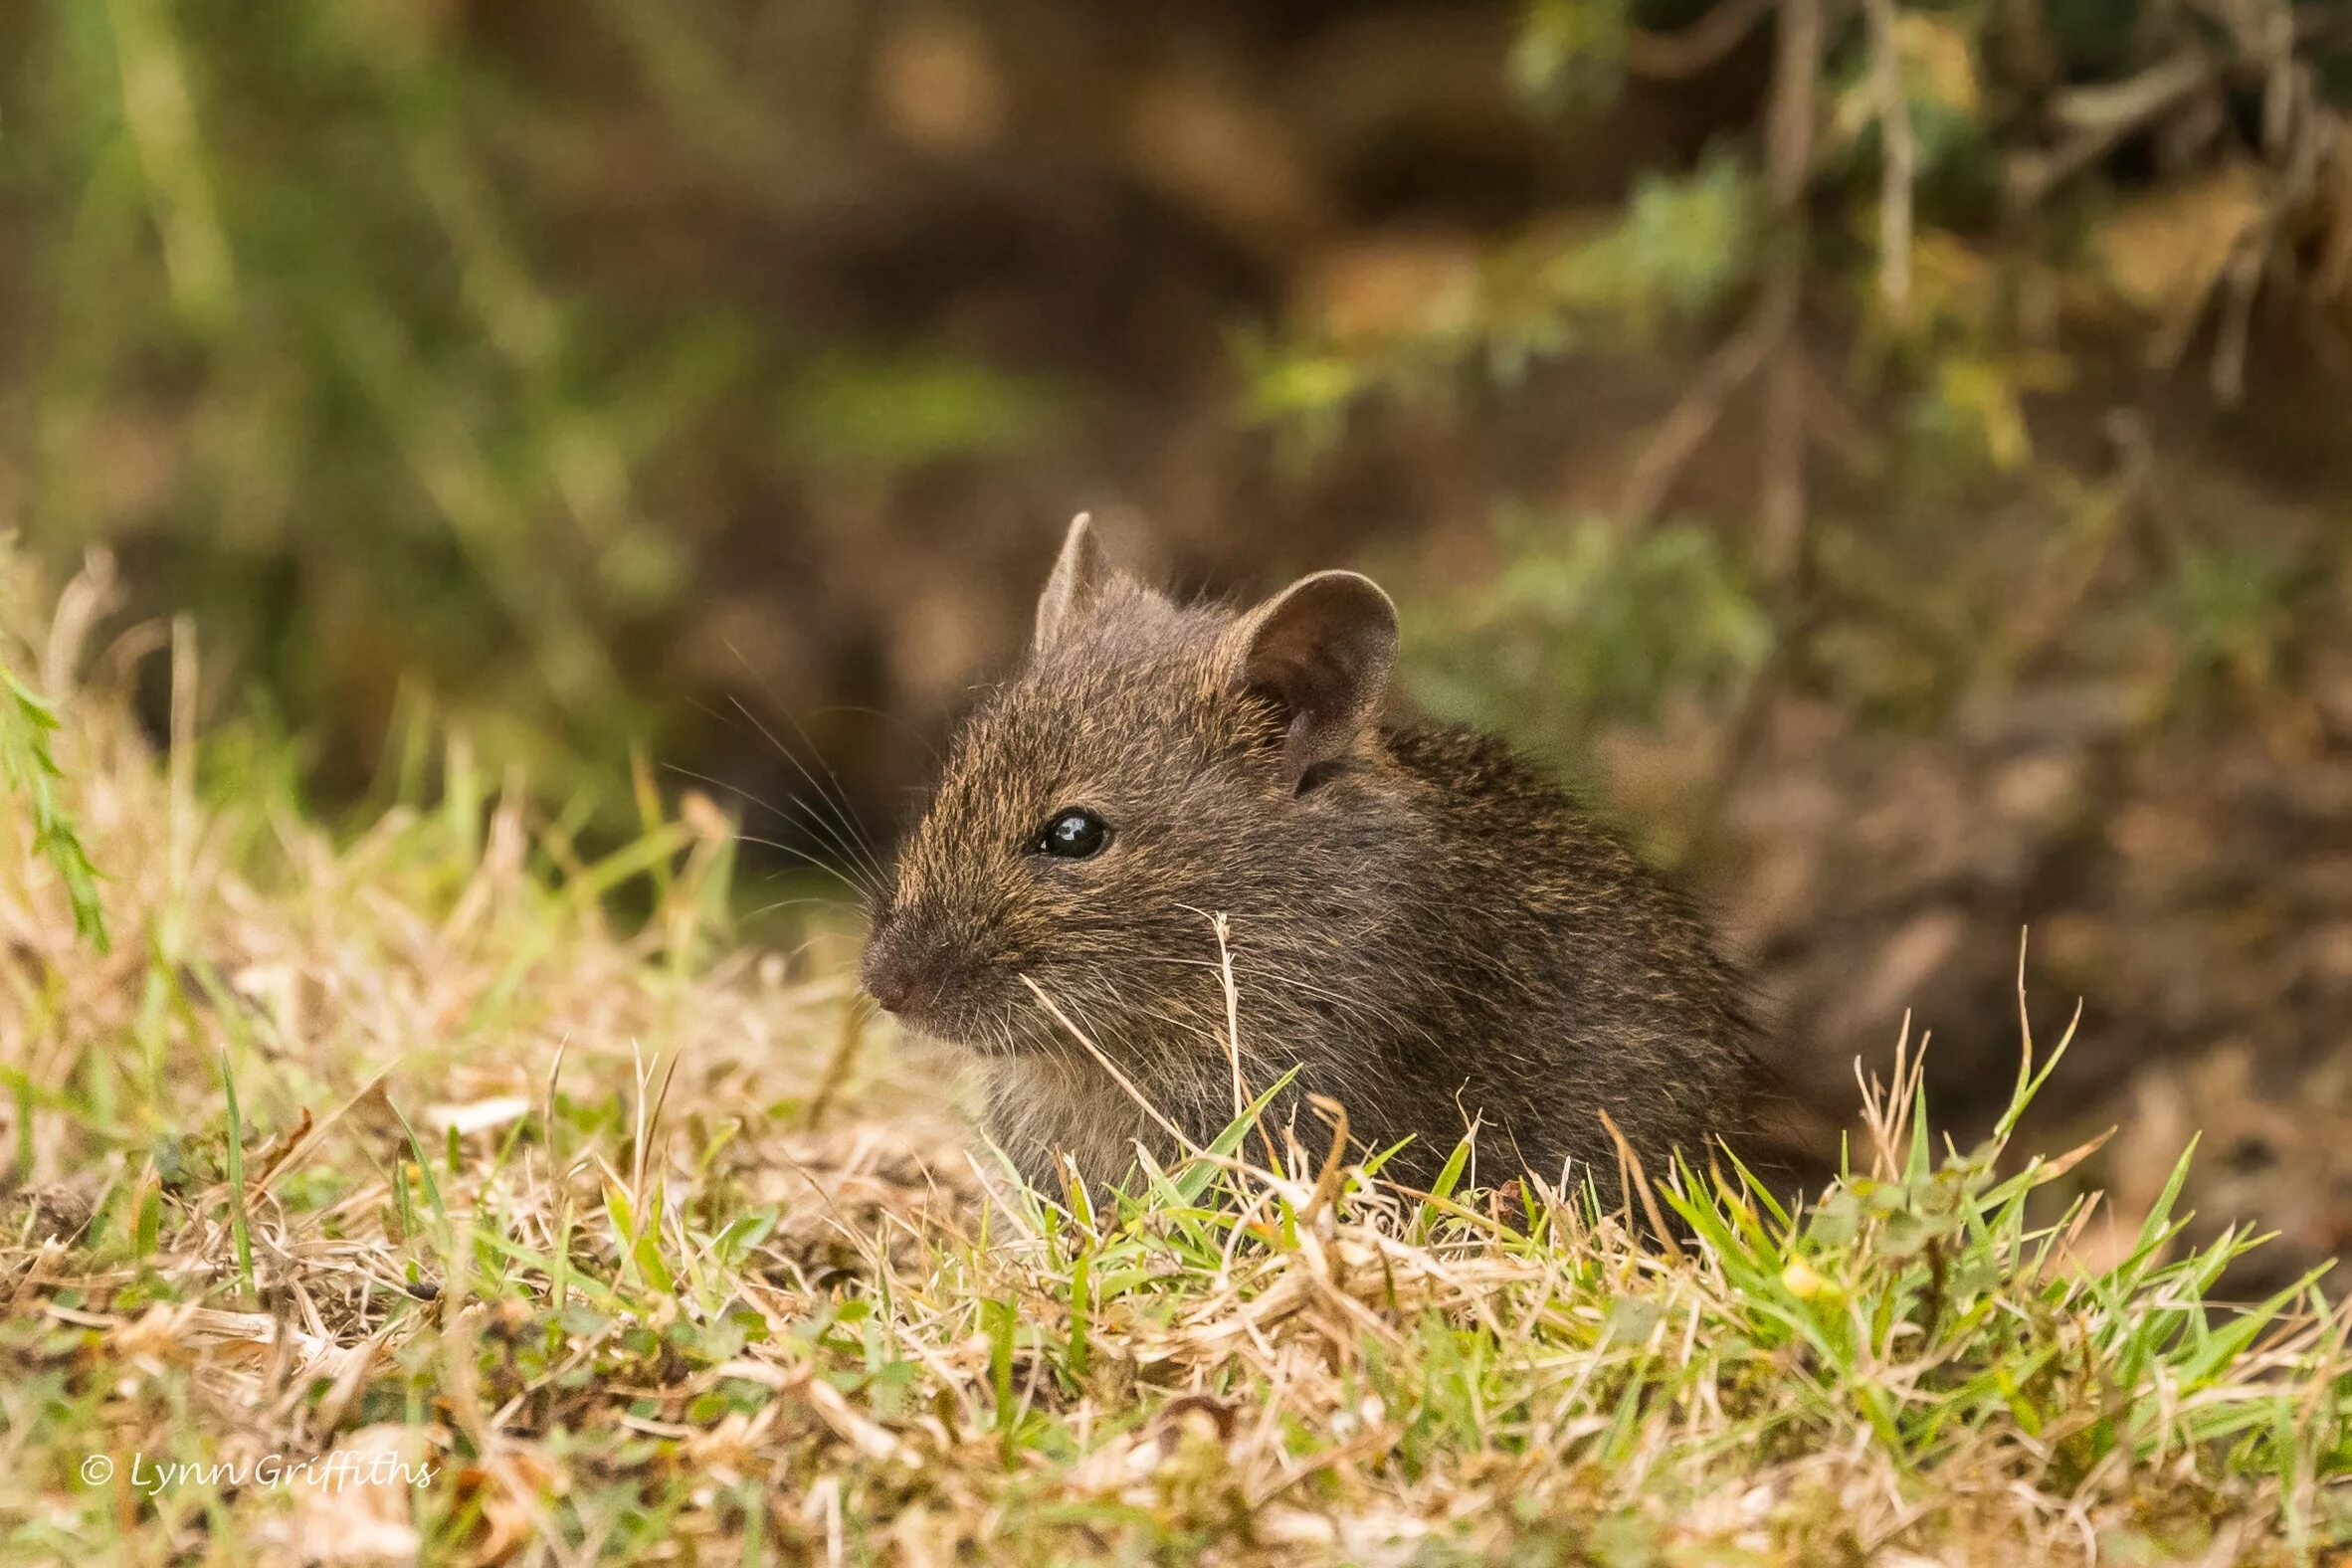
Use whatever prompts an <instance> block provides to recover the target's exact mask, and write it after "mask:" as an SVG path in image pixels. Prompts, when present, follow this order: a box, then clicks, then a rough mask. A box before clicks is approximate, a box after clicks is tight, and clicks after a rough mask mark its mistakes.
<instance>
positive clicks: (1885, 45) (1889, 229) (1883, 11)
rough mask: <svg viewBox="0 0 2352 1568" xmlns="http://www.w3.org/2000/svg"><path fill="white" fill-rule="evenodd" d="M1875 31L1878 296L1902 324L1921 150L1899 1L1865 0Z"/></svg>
mask: <svg viewBox="0 0 2352 1568" xmlns="http://www.w3.org/2000/svg"><path fill="white" fill-rule="evenodd" d="M1862 17H1863V19H1864V20H1865V21H1866V22H1867V23H1868V25H1869V32H1870V78H1871V86H1872V87H1873V88H1874V89H1875V91H1876V93H1877V95H1878V137H1879V154H1878V293H1879V295H1880V297H1882V298H1883V299H1884V300H1885V301H1886V308H1887V311H1888V313H1890V314H1892V315H1893V316H1895V317H1896V318H1897V319H1900V318H1901V317H1903V316H1905V315H1907V314H1908V313H1909V312H1910V306H1911V185H1912V182H1913V181H1914V180H1915V179H1916V178H1917V172H1918V166H1919V146H1918V141H1917V138H1916V137H1914V136H1913V135H1912V133H1911V105H1910V98H1909V97H1908V96H1907V95H1906V94H1905V93H1904V91H1903V62H1902V51H1901V49H1900V48H1899V47H1898V45H1897V43H1896V40H1895V36H1894V0H1862Z"/></svg>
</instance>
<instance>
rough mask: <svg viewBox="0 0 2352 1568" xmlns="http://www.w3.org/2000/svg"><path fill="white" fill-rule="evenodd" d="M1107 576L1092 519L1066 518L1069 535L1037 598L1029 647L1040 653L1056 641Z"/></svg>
mask: <svg viewBox="0 0 2352 1568" xmlns="http://www.w3.org/2000/svg"><path fill="white" fill-rule="evenodd" d="M1109 577H1110V563H1109V562H1108V561H1106V560H1104V559H1103V557H1102V543H1101V541H1100V540H1098V539H1096V538H1095V537H1094V519H1093V517H1092V516H1091V515H1090V514H1088V513H1086V512H1082V511H1081V512H1079V513H1078V515H1077V516H1075V517H1073V518H1071V519H1070V532H1069V533H1067V534H1065V535H1064V536H1063V539H1062V554H1061V557H1060V558H1059V559H1057V560H1056V561H1055V562H1054V575H1053V576H1051V577H1049V578H1047V579H1046V591H1045V592H1044V593H1042V594H1040V595H1038V601H1037V631H1036V634H1035V635H1034V636H1033V637H1032V638H1031V640H1030V645H1029V646H1030V647H1031V648H1032V649H1033V650H1034V651H1036V652H1038V653H1041V654H1042V653H1044V652H1045V651H1046V650H1047V649H1049V648H1051V647H1053V646H1054V645H1055V644H1056V643H1058V642H1060V641H1061V640H1062V634H1063V633H1064V632H1065V631H1066V630H1068V629H1069V626H1070V624H1071V622H1072V621H1073V620H1074V619H1075V618H1076V616H1077V613H1078V610H1079V609H1080V608H1081V607H1083V606H1084V604H1085V602H1086V601H1087V600H1089V599H1091V598H1093V597H1094V595H1095V593H1096V591H1097V590H1099V589H1100V588H1101V586H1102V585H1103V583H1104V582H1106V581H1107V580H1108V579H1109Z"/></svg>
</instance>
